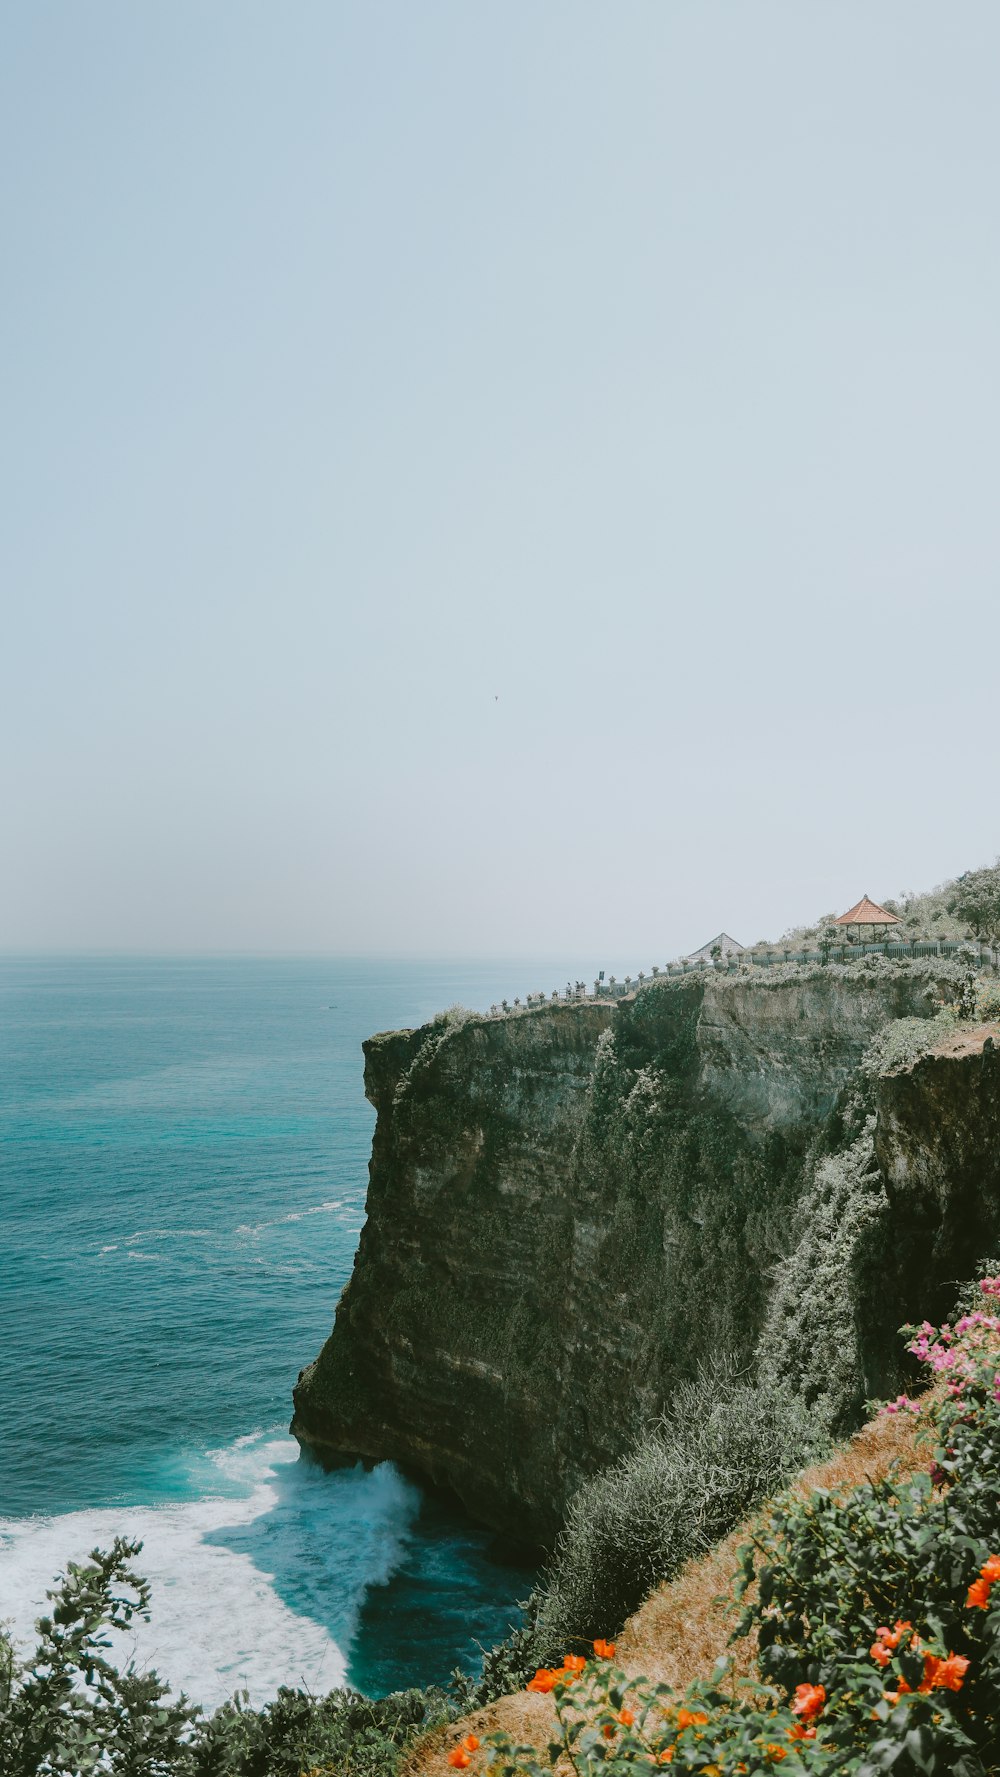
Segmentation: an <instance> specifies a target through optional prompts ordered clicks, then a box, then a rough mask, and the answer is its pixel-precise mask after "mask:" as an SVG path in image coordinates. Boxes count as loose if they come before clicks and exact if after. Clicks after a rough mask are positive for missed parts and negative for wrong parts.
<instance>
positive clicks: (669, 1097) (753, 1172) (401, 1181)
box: [293, 965, 971, 1542]
mask: <svg viewBox="0 0 1000 1777" xmlns="http://www.w3.org/2000/svg"><path fill="white" fill-rule="evenodd" d="M937 998H938V987H937V983H936V982H935V981H934V980H933V979H932V977H931V976H930V974H929V973H923V972H921V971H920V970H918V969H904V968H898V969H895V970H893V969H890V968H887V967H886V966H884V965H882V966H881V967H879V968H877V969H872V970H871V971H866V970H865V969H846V968H845V969H840V968H836V967H834V968H829V969H819V968H817V969H815V970H788V971H776V972H775V974H774V975H773V976H770V977H767V978H764V979H762V978H761V977H759V976H749V977H743V976H736V977H728V978H727V977H725V976H715V975H707V976H705V975H702V976H697V977H691V978H687V979H684V978H682V979H679V980H678V979H675V980H671V981H669V982H656V983H653V984H651V985H649V986H648V987H646V988H644V989H643V990H642V991H641V992H639V993H638V994H636V995H634V996H633V997H631V998H630V999H627V1000H619V1001H618V1002H616V1003H615V1004H613V1005H612V1004H607V1003H584V1004H580V1005H572V1006H548V1007H543V1008H539V1009H536V1010H533V1011H530V1012H525V1013H521V1014H520V1015H514V1016H511V1017H506V1018H470V1019H468V1020H467V1021H465V1022H459V1023H448V1022H440V1021H439V1022H437V1023H435V1024H432V1025H428V1026H425V1027H424V1028H423V1029H421V1030H419V1031H405V1032H398V1033H394V1034H391V1035H387V1036H382V1037H375V1038H372V1039H371V1040H370V1041H369V1042H368V1043H366V1045H365V1055H366V1071H365V1081H366V1091H367V1093H368V1096H369V1097H370V1098H371V1100H372V1102H373V1103H374V1105H375V1107H376V1109H377V1112H378V1119H377V1125H376V1131H375V1139H374V1144H373V1151H372V1160H371V1168H370V1186H369V1193H368V1219H367V1222H366V1224H365V1228H364V1231H363V1233H362V1237H361V1243H360V1247H359V1251H358V1255H357V1259H356V1262H355V1267H354V1273H353V1276H352V1278H351V1281H350V1283H349V1285H348V1287H347V1289H346V1290H345V1292H344V1295H343V1298H342V1300H341V1302H340V1305H339V1307H338V1310H337V1317H336V1323H335V1326H334V1330H333V1333H332V1335H331V1337H330V1339H329V1340H328V1341H327V1344H326V1345H325V1346H324V1348H323V1350H322V1352H321V1353H320V1355H319V1357H318V1359H317V1360H316V1362H315V1363H314V1364H312V1365H310V1366H309V1368H308V1369H306V1370H305V1371H304V1372H303V1374H302V1376H301V1377H300V1379H299V1384H298V1387H297V1389H296V1391H295V1418H294V1420H293V1430H294V1432H295V1433H296V1435H297V1436H298V1437H299V1439H300V1440H301V1441H302V1442H303V1443H305V1444H309V1445H311V1446H313V1447H314V1448H315V1449H316V1450H317V1451H318V1452H319V1453H320V1454H322V1455H324V1456H325V1457H327V1458H328V1459H330V1460H337V1459H352V1458H355V1457H357V1456H361V1457H364V1458H366V1459H369V1460H380V1459H384V1458H391V1459H393V1460H395V1461H398V1462H400V1463H402V1464H403V1465H404V1466H406V1467H407V1468H409V1469H411V1470H413V1471H416V1472H417V1473H418V1474H419V1475H422V1476H423V1477H425V1478H426V1479H428V1480H430V1481H431V1482H434V1483H437V1484H440V1485H444V1486H447V1487H448V1488H449V1489H451V1490H452V1491H454V1492H455V1493H456V1494H457V1495H458V1496H459V1498H460V1499H462V1500H463V1501H464V1502H465V1504H466V1505H467V1506H468V1507H469V1508H470V1510H471V1511H472V1512H473V1513H474V1514H476V1515H477V1516H478V1517H479V1518H481V1519H483V1520H484V1521H486V1522H488V1523H491V1524H494V1525H496V1526H498V1527H501V1528H504V1529H506V1530H507V1531H510V1532H512V1533H514V1534H515V1535H518V1536H520V1537H523V1538H525V1539H530V1540H537V1541H541V1542H545V1541H547V1540H548V1539H549V1538H550V1537H551V1536H552V1534H553V1533H554V1531H555V1529H556V1528H557V1526H558V1522H559V1519H560V1515H561V1510H562V1507H563V1504H564V1502H565V1500H566V1498H567V1495H568V1493H569V1492H570V1491H571V1490H572V1488H573V1487H574V1485H576V1484H577V1483H578V1482H579V1480H580V1479H581V1478H582V1477H583V1476H584V1475H586V1474H589V1473H592V1472H593V1471H594V1470H595V1469H596V1468H598V1467H600V1466H602V1465H603V1464H604V1463H606V1462H608V1461H610V1460H612V1459H613V1458H614V1457H615V1456H617V1455H618V1454H619V1453H620V1452H621V1451H622V1449H623V1448H624V1447H625V1446H626V1445H627V1444H628V1442H629V1441H630V1438H631V1436H632V1434H633V1433H634V1431H635V1430H636V1429H637V1428H638V1426H639V1425H640V1424H642V1423H644V1422H647V1421H648V1420H649V1419H650V1418H651V1417H652V1416H654V1415H655V1414H656V1413H657V1412H658V1411H659V1410H661V1408H662V1406H663V1405H664V1403H665V1401H666V1400H667V1398H668V1397H669V1395H670V1393H671V1390H672V1389H673V1387H674V1386H675V1384H676V1382H677V1380H678V1379H679V1378H680V1377H682V1376H684V1375H687V1374H690V1373H691V1371H692V1369H693V1368H694V1367H695V1365H696V1363H697V1361H698V1359H699V1357H701V1356H703V1355H704V1354H705V1353H706V1352H707V1351H710V1350H712V1349H713V1348H714V1349H719V1350H725V1351H736V1352H741V1353H743V1354H744V1355H746V1356H748V1357H749V1356H750V1354H751V1353H752V1352H753V1350H754V1348H755V1345H756V1343H757V1340H758V1337H759V1334H760V1331H761V1327H762V1325H763V1322H764V1319H765V1315H766V1312H767V1305H768V1296H769V1291H770V1289H771V1282H772V1278H773V1275H774V1272H775V1269H776V1268H777V1267H778V1266H779V1265H780V1264H781V1262H782V1261H783V1259H784V1257H785V1255H786V1254H787V1252H788V1250H789V1242H790V1232H789V1231H790V1227H791V1225H792V1223H793V1221H794V1218H795V1212H796V1209H797V1206H798V1204H799V1201H800V1197H801V1194H802V1191H803V1188H804V1186H803V1180H804V1179H805V1178H806V1177H807V1176H810V1175H809V1153H810V1149H811V1147H812V1146H813V1145H814V1144H815V1143H816V1142H817V1141H818V1140H819V1139H820V1138H821V1136H822V1134H823V1132H824V1131H828V1130H829V1128H830V1127H832V1126H835V1125H836V1121H837V1116H838V1101H839V1100H840V1097H841V1095H842V1093H843V1090H844V1088H845V1086H846V1084H847V1083H848V1081H849V1080H850V1079H851V1076H852V1074H853V1073H854V1070H855V1069H856V1068H857V1066H858V1062H859V1060H860V1058H861V1056H862V1055H863V1053H864V1051H865V1050H866V1048H867V1047H868V1045H869V1043H870V1041H871V1039H872V1037H873V1035H874V1034H875V1033H876V1032H877V1031H878V1030H879V1029H881V1028H882V1027H883V1026H884V1025H885V1024H886V1023H887V1022H888V1021H889V1020H891V1019H894V1018H898V1017H902V1016H906V1015H916V1016H926V1015H928V1014H929V1013H930V1012H932V1011H933V1009H934V1005H935V1003H936V1000H937ZM886 1102H887V1106H888V1102H889V1101H888V1099H887V1101H886ZM886 1116H887V1117H888V1109H887V1112H886ZM900 1116H901V1118H902V1120H903V1122H904V1123H905V1122H906V1113H905V1111H902V1110H901V1112H900ZM885 1139H886V1143H887V1144H888V1146H889V1147H891V1148H892V1150H893V1153H894V1154H895V1153H896V1148H895V1145H894V1141H895V1138H894V1137H890V1135H889V1133H888V1122H887V1123H886V1138H885ZM899 1154H900V1155H901V1154H902V1148H900V1149H899ZM944 1163H945V1162H944V1161H942V1164H944ZM885 1164H886V1165H887V1166H888V1165H889V1160H888V1159H887V1160H886V1162H885ZM892 1164H894V1165H895V1166H896V1173H894V1174H892V1176H893V1177H896V1176H897V1174H898V1173H899V1167H900V1166H901V1165H902V1164H903V1162H902V1159H901V1158H899V1159H895V1160H893V1162H892ZM887 1176H889V1175H888V1174H887ZM915 1176H916V1174H915V1162H911V1163H910V1170H909V1173H908V1174H907V1177H908V1178H909V1179H910V1180H911V1182H910V1183H909V1184H908V1185H907V1186H906V1187H905V1188H906V1189H910V1190H913V1189H916V1188H917V1187H916V1186H915V1185H914V1184H913V1183H912V1179H913V1178H914V1177H915ZM900 1177H901V1175H900ZM894 1188H897V1187H894ZM898 1188H899V1189H903V1188H904V1187H903V1185H902V1183H900V1184H899V1186H898ZM920 1188H921V1189H924V1188H925V1187H923V1186H921V1187H920ZM927 1188H929V1187H927ZM928 1263H929V1266H930V1270H931V1271H933V1269H934V1265H935V1264H936V1263H937V1260H936V1259H933V1258H932V1259H931V1260H929V1261H928ZM970 1268H971V1267H968V1266H967V1267H966V1272H965V1275H967V1274H968V1270H969V1269H970Z"/></svg>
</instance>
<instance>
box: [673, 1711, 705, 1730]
mask: <svg viewBox="0 0 1000 1777" xmlns="http://www.w3.org/2000/svg"><path fill="white" fill-rule="evenodd" d="M707 1721H708V1716H707V1715H706V1714H705V1712H704V1710H703V1709H678V1711H677V1732H678V1733H679V1734H682V1733H683V1732H684V1729H685V1728H703V1727H704V1726H705V1724H706V1722H707Z"/></svg>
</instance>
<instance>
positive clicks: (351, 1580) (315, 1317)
mask: <svg viewBox="0 0 1000 1777" xmlns="http://www.w3.org/2000/svg"><path fill="white" fill-rule="evenodd" d="M548 973H550V974H551V975H552V980H551V981H549V980H548V974H547V973H546V972H545V971H540V970H539V967H538V965H537V964H532V965H530V967H520V966H518V965H516V964H512V963H505V964H502V965H501V964H492V965H486V964H484V965H474V964H467V965H440V964H438V965H435V964H430V963H426V964H424V963H419V964H418V963H398V964H393V963H386V962H379V963H365V962H360V961H346V962H345V961H324V960H319V961H312V960H288V959H280V960H265V959H252V960H245V959H225V960H204V959H197V960H176V959H171V960H168V959H157V960H149V961H146V960H140V959H114V960H108V959H98V958H80V959H65V958H58V959H57V958H45V959H32V958H17V959H11V958H8V959H0V1193H2V1195H0V1205H2V1211H0V1214H2V1256H0V1445H2V1449H0V1620H2V1619H9V1620H11V1621H12V1622H13V1625H14V1628H15V1632H16V1634H17V1635H18V1637H19V1638H21V1639H27V1638H29V1637H30V1631H31V1626H32V1622H33V1619H34V1617H35V1616H36V1615H37V1614H38V1613H39V1611H40V1609H41V1608H42V1604H43V1595H44V1591H45V1587H46V1585H47V1584H49V1583H50V1582H51V1579H52V1576H53V1575H54V1574H55V1573H56V1571H57V1570H59V1569H60V1568H62V1567H63V1566H64V1564H65V1562H66V1561H67V1560H68V1559H79V1558H80V1557H81V1556H83V1555H85V1554H86V1553H87V1552H88V1551H89V1550H90V1549H91V1548H92V1547H93V1546H94V1545H95V1544H107V1542H108V1541H109V1540H110V1538H111V1537H112V1536H113V1535H114V1534H115V1533H116V1532H121V1533H122V1534H128V1535H132V1536H141V1537H142V1538H143V1541H144V1544H145V1548H144V1552H143V1555H142V1557H141V1560H140V1566H141V1567H142V1568H143V1569H144V1570H145V1571H146V1572H147V1573H148V1574H149V1576H150V1578H151V1579H152V1581H153V1585H154V1595H153V1618H152V1623H151V1624H150V1625H149V1627H148V1628H144V1629H143V1630H142V1631H141V1632H140V1636H139V1642H138V1654H139V1657H140V1659H142V1660H145V1661H147V1662H149V1663H152V1664H155V1665H156V1666H157V1668H158V1669H159V1671H160V1672H161V1674H162V1675H163V1676H165V1677H167V1678H169V1680H170V1681H171V1683H172V1685H173V1686H174V1688H175V1689H180V1688H184V1689H186V1690H187V1692H188V1694H189V1695H190V1696H192V1697H193V1698H194V1699H195V1700H196V1701H198V1702H201V1703H202V1704H205V1705H211V1704H214V1703H216V1702H218V1701H220V1700H221V1699H222V1698H223V1697H225V1696H227V1695H229V1694H230V1693H231V1692H232V1691H233V1690H234V1689H236V1688H237V1687H243V1686H246V1687H247V1688H248V1689H249V1691H250V1694H251V1697H252V1699H253V1700H254V1701H255V1702H262V1701H264V1700H266V1698H268V1697H270V1696H273V1695H274V1693H275V1691H276V1689H277V1687H278V1685H279V1684H300V1683H301V1684H306V1685H308V1687H309V1688H310V1689H312V1690H314V1691H319V1690H324V1689H328V1688H329V1687H330V1686H332V1685H334V1684H338V1683H343V1682H345V1681H346V1682H351V1683H353V1684H356V1685H358V1686H359V1687H360V1688H362V1689H364V1690H366V1691H369V1692H371V1693H373V1694H374V1693H381V1692H384V1691H386V1690H389V1689H393V1688H395V1687H397V1686H401V1685H406V1684H416V1683H424V1682H426V1681H428V1680H431V1679H435V1678H437V1679H440V1678H443V1677H444V1676H446V1675H447V1673H448V1672H449V1671H450V1670H451V1668H452V1667H453V1666H455V1665H457V1664H461V1665H466V1666H468V1665H471V1664H472V1663H473V1662H474V1659H475V1651H476V1644H477V1642H478V1643H481V1644H484V1645H490V1644H492V1642H493V1641H495V1640H496V1639H497V1638H498V1637H499V1636H501V1635H502V1634H503V1633H504V1632H505V1630H506V1627H507V1625H508V1624H509V1623H510V1622H512V1621H515V1620H516V1611H515V1609H514V1606H515V1601H516V1600H517V1599H518V1598H519V1597H523V1596H524V1592H525V1588H526V1586H527V1584H528V1583H529V1578H530V1576H529V1575H528V1574H526V1573H525V1572H524V1571H523V1570H521V1569H518V1568H516V1567H513V1566H511V1565H510V1564H509V1563H508V1562H507V1560H506V1559H505V1558H504V1555H503V1552H502V1551H500V1550H498V1549H497V1548H496V1547H495V1546H494V1545H493V1544H492V1543H491V1540H490V1538H489V1537H488V1536H487V1535H486V1534H484V1533H483V1532H481V1531H479V1530H478V1529H477V1528H476V1527H475V1526H473V1525H472V1524H470V1523H469V1522H468V1521H467V1520H465V1519H464V1518H462V1517H461V1516H460V1515H458V1514H457V1513H455V1512H452V1511H450V1510H448V1509H446V1508H445V1507H444V1506H443V1505H442V1504H441V1503H440V1501H436V1500H431V1499H428V1498H425V1497H424V1496H423V1495H422V1494H421V1492H420V1491H419V1489H418V1488H416V1487H415V1486H414V1485H413V1484H412V1483H411V1482H409V1481H407V1480H406V1479H404V1478H403V1477H402V1476H401V1475H400V1474H399V1473H397V1471H396V1470H395V1469H393V1468H392V1467H391V1466H389V1465H383V1466H382V1467H380V1468H378V1469H376V1470H374V1471H372V1472H369V1473H365V1472H364V1471H363V1470H362V1469H360V1468H358V1469H354V1470H347V1471H341V1472H339V1473H334V1474H325V1473H324V1472H323V1471H322V1470H320V1469H319V1468H318V1467H317V1466H316V1465H315V1464H314V1463H312V1462H310V1461H308V1460H306V1459H300V1458H299V1454H298V1449H297V1446H296V1445H295V1444H294V1443H293V1442H292V1440H291V1439H289V1438H288V1436H287V1425H288V1420H289V1416H290V1410H291V1387H292V1384H293V1382H294V1380H295V1377H296V1374H297V1372H298V1370H299V1369H300V1367H301V1366H302V1364H304V1363H305V1362H307V1361H308V1360H309V1359H310V1358H312V1357H313V1356H314V1355H315V1353H316V1352H317V1351H318V1349H319V1347H320V1344H321V1343H322V1341H323V1339H324V1338H325V1337H326V1335H327V1333H328V1332H329V1329H330V1325H331V1322H332V1318H333V1311H334V1307H335V1304H336V1300H337V1297H338V1295H339V1293H340V1290H341V1288H342V1287H343V1284H344V1283H345V1281H346V1279H347V1277H348V1275H349V1273H350V1269H351V1264H352V1261H353V1257H354V1252H355V1248H356V1245H357V1239H358V1234H359V1231H360V1228H361V1225H362V1221H363V1218H364V1201H365V1189H366V1185H367V1162H368V1154H369V1149H370V1143H371V1134H372V1128H373V1124H374V1112H373V1111H372V1109H371V1107H370V1106H369V1105H368V1103H367V1102H366V1100H365V1097H364V1092H363V1084H362V1067H363V1063H362V1055H361V1042H362V1039H363V1038H364V1037H365V1036H368V1035H370V1034H371V1033H372V1032H373V1031H376V1030H385V1029H389V1028H394V1027H397V1026H400V1025H405V1024H414V1023H417V1022H420V1021H422V1020H423V1019H425V1018H426V1017H428V1016H430V1015H431V1014H432V1013H433V1012H434V1011H436V1010H439V1009H440V1008H441V1007H443V1006H447V1005H451V1004H453V1003H455V1002H456V1001H457V1002H461V1003H463V1004H466V1005H471V1006H475V1007H485V1006H488V1005H489V1004H490V1003H491V1002H492V1001H493V1000H496V999H498V998H500V997H501V996H503V995H504V994H506V995H507V996H508V997H511V996H512V995H513V994H514V993H521V994H523V993H524V991H525V990H526V989H529V988H534V987H536V986H538V987H541V986H542V985H546V986H548V987H551V986H552V985H554V984H556V983H561V982H563V981H564V980H565V979H566V973H567V971H566V970H565V968H563V969H558V968H556V969H549V970H548Z"/></svg>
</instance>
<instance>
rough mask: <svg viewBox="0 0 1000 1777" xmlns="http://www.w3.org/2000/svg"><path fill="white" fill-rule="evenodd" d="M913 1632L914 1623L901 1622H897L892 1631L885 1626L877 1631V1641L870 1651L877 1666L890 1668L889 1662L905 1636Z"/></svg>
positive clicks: (873, 1643)
mask: <svg viewBox="0 0 1000 1777" xmlns="http://www.w3.org/2000/svg"><path fill="white" fill-rule="evenodd" d="M912 1630H913V1624H912V1623H901V1622H899V1621H897V1622H896V1623H895V1625H894V1626H893V1628H891V1629H887V1628H886V1627H885V1625H884V1624H883V1626H882V1628H881V1629H876V1631H875V1640H874V1641H873V1642H872V1645H871V1647H870V1648H869V1649H868V1652H869V1653H870V1654H871V1657H872V1659H873V1660H874V1661H875V1663H876V1665H878V1666H888V1664H889V1660H890V1658H891V1656H892V1655H893V1654H894V1653H895V1651H896V1649H897V1647H898V1646H899V1644H900V1642H901V1641H902V1639H903V1636H904V1635H906V1634H907V1632H912Z"/></svg>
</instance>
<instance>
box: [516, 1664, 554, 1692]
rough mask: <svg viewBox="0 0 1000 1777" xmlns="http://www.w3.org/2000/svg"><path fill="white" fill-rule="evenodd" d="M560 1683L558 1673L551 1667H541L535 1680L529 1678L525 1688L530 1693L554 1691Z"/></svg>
mask: <svg viewBox="0 0 1000 1777" xmlns="http://www.w3.org/2000/svg"><path fill="white" fill-rule="evenodd" d="M558 1683H559V1673H558V1671H553V1670H552V1668H551V1667H550V1666H539V1668H538V1671H537V1672H536V1673H535V1676H534V1678H529V1680H528V1683H527V1684H526V1685H525V1687H524V1688H525V1690H528V1691H554V1690H555V1688H556V1685H557V1684H558Z"/></svg>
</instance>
